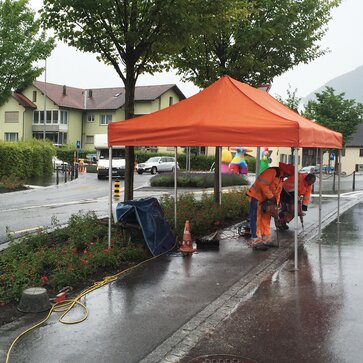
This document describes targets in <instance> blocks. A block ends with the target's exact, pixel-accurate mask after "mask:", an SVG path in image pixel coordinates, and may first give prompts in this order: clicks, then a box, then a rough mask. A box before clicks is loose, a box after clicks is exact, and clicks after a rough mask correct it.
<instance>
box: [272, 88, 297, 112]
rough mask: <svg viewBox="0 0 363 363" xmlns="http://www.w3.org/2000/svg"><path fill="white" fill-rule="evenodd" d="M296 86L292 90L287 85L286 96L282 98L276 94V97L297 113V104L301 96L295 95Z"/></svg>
mask: <svg viewBox="0 0 363 363" xmlns="http://www.w3.org/2000/svg"><path fill="white" fill-rule="evenodd" d="M296 93H297V88H295V89H294V90H292V89H291V86H290V85H289V89H288V90H287V98H286V100H284V99H283V98H282V97H281V96H276V99H277V100H278V101H279V102H280V103H282V104H283V105H285V106H286V107H288V108H290V109H291V110H293V111H295V112H297V113H299V105H300V102H301V97H297V95H296Z"/></svg>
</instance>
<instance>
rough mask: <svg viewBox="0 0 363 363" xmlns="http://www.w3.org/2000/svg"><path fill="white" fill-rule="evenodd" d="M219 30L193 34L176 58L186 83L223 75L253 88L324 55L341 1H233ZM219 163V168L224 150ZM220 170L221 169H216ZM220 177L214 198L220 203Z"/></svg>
mask: <svg viewBox="0 0 363 363" xmlns="http://www.w3.org/2000/svg"><path fill="white" fill-rule="evenodd" d="M226 3H228V4H229V6H226V8H225V13H224V16H219V24H218V28H217V29H216V31H215V32H204V33H203V32H202V33H200V34H195V33H192V34H191V37H192V40H191V41H190V42H188V43H187V44H186V46H185V47H184V48H183V50H182V52H181V53H180V54H178V55H176V56H174V57H173V58H172V64H173V66H174V67H175V68H177V69H178V74H180V75H182V77H183V79H184V80H186V81H192V82H193V83H194V84H196V85H198V86H199V87H206V86H208V85H210V84H211V83H213V82H214V81H216V80H217V79H218V78H219V77H221V76H222V75H225V74H228V75H229V76H231V77H233V78H235V79H237V80H239V81H242V82H246V83H248V84H250V85H253V86H259V85H261V84H263V83H270V82H271V81H272V80H273V78H274V77H275V76H278V75H280V74H282V73H284V72H286V71H287V70H289V69H290V68H292V67H293V66H295V65H297V64H299V63H308V62H309V61H311V60H313V59H315V58H317V57H319V56H321V55H323V54H324V53H325V51H324V50H322V49H320V47H319V45H318V44H317V43H318V41H319V40H320V39H321V38H322V37H323V35H324V34H325V32H326V29H327V27H326V25H327V23H328V21H329V19H330V11H331V9H332V8H333V7H335V6H337V5H338V4H339V3H340V0H321V1H316V0H278V1H277V0H255V1H253V2H252V1H243V0H235V1H233V0H231V1H228V2H226ZM215 158H216V161H215V165H216V166H218V165H219V163H218V158H219V148H217V149H216V155H215ZM216 170H217V169H216ZM217 184H218V178H217V175H216V179H215V188H214V190H215V197H216V202H219V200H218V196H217V194H218V195H219V192H218V187H217Z"/></svg>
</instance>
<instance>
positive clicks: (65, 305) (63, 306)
mask: <svg viewBox="0 0 363 363" xmlns="http://www.w3.org/2000/svg"><path fill="white" fill-rule="evenodd" d="M175 246H176V244H174V246H173V247H172V248H170V249H169V250H168V251H166V252H163V253H162V254H160V255H158V256H154V257H151V258H149V259H148V260H145V261H142V262H140V263H138V264H137V265H135V266H132V267H129V268H128V269H126V270H123V271H120V272H118V273H117V274H115V275H111V276H106V277H105V278H104V279H103V280H102V281H97V282H95V283H94V284H93V285H92V286H91V287H88V288H86V289H85V290H83V291H82V292H81V293H80V294H79V295H78V296H76V297H75V298H74V299H72V300H64V301H62V302H59V303H56V304H54V305H53V306H52V308H51V309H50V310H49V313H48V315H47V316H46V317H45V318H44V319H43V320H41V321H40V322H39V323H36V324H35V325H33V326H32V327H30V328H29V329H27V330H25V331H23V332H22V333H21V334H19V335H18V336H17V337H16V338H15V339H14V341H13V342H12V343H11V345H10V348H9V350H8V352H7V354H6V361H5V363H9V358H10V353H11V351H12V349H13V348H14V346H15V344H16V343H17V342H18V340H19V339H20V338H21V337H22V336H24V335H25V334H27V333H29V332H30V331H31V330H34V329H36V328H37V327H39V326H40V325H42V324H43V323H45V322H46V321H47V320H48V319H49V318H50V316H51V315H52V313H53V312H63V314H62V315H61V317H60V318H59V319H58V321H59V322H60V323H62V324H79V323H81V322H82V321H84V320H86V319H87V317H88V315H89V310H88V308H87V307H86V306H85V305H84V304H83V303H81V302H80V301H78V300H80V299H81V298H82V297H83V296H85V295H87V294H89V293H90V292H92V291H94V290H97V289H99V288H100V287H102V286H104V285H107V284H109V283H110V282H113V281H116V280H117V279H118V278H119V277H120V276H121V275H123V274H125V273H126V272H129V271H131V270H133V269H135V268H137V267H140V266H141V265H143V264H145V263H147V262H150V261H152V260H155V259H156V258H159V257H161V256H163V255H165V254H166V253H168V252H170V251H172V250H173V249H174V247H175ZM75 305H80V306H81V307H82V308H83V309H84V311H85V313H84V315H83V317H82V318H81V319H79V320H73V321H67V320H64V317H65V316H66V315H67V314H68V313H69V312H70V311H71V310H72V309H73V307H74V306H75Z"/></svg>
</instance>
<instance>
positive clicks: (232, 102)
mask: <svg viewBox="0 0 363 363" xmlns="http://www.w3.org/2000/svg"><path fill="white" fill-rule="evenodd" d="M108 144H109V146H116V145H125V146H145V145H148V146H239V145H244V146H261V145H269V146H288V147H313V148H331V149H341V148H342V134H341V133H338V132H335V131H332V130H330V129H328V128H326V127H323V126H321V125H318V124H316V123H315V122H313V121H311V120H308V119H306V118H304V117H302V116H300V115H299V114H298V113H296V112H294V111H292V110H290V109H289V108H287V107H285V106H284V105H283V104H281V103H280V102H278V101H277V100H276V99H275V98H273V97H272V96H270V95H269V94H268V93H267V92H264V91H261V90H258V89H256V88H253V87H251V86H249V85H247V84H244V83H241V82H239V81H236V80H235V79H233V78H231V77H228V76H224V77H222V78H221V79H219V80H218V81H216V82H215V83H213V84H212V85H211V86H209V87H207V88H206V89H204V90H203V91H201V92H199V93H198V94H196V95H194V96H192V97H190V98H187V99H185V100H183V101H181V102H178V103H177V104H175V105H173V106H171V107H168V108H165V109H163V110H161V111H157V112H154V113H151V114H148V115H145V116H140V117H137V118H134V119H129V120H126V121H120V122H113V123H111V124H109V125H108Z"/></svg>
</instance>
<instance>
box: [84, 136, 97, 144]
mask: <svg viewBox="0 0 363 363" xmlns="http://www.w3.org/2000/svg"><path fill="white" fill-rule="evenodd" d="M94 143H95V137H94V136H93V135H86V144H94Z"/></svg>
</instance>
